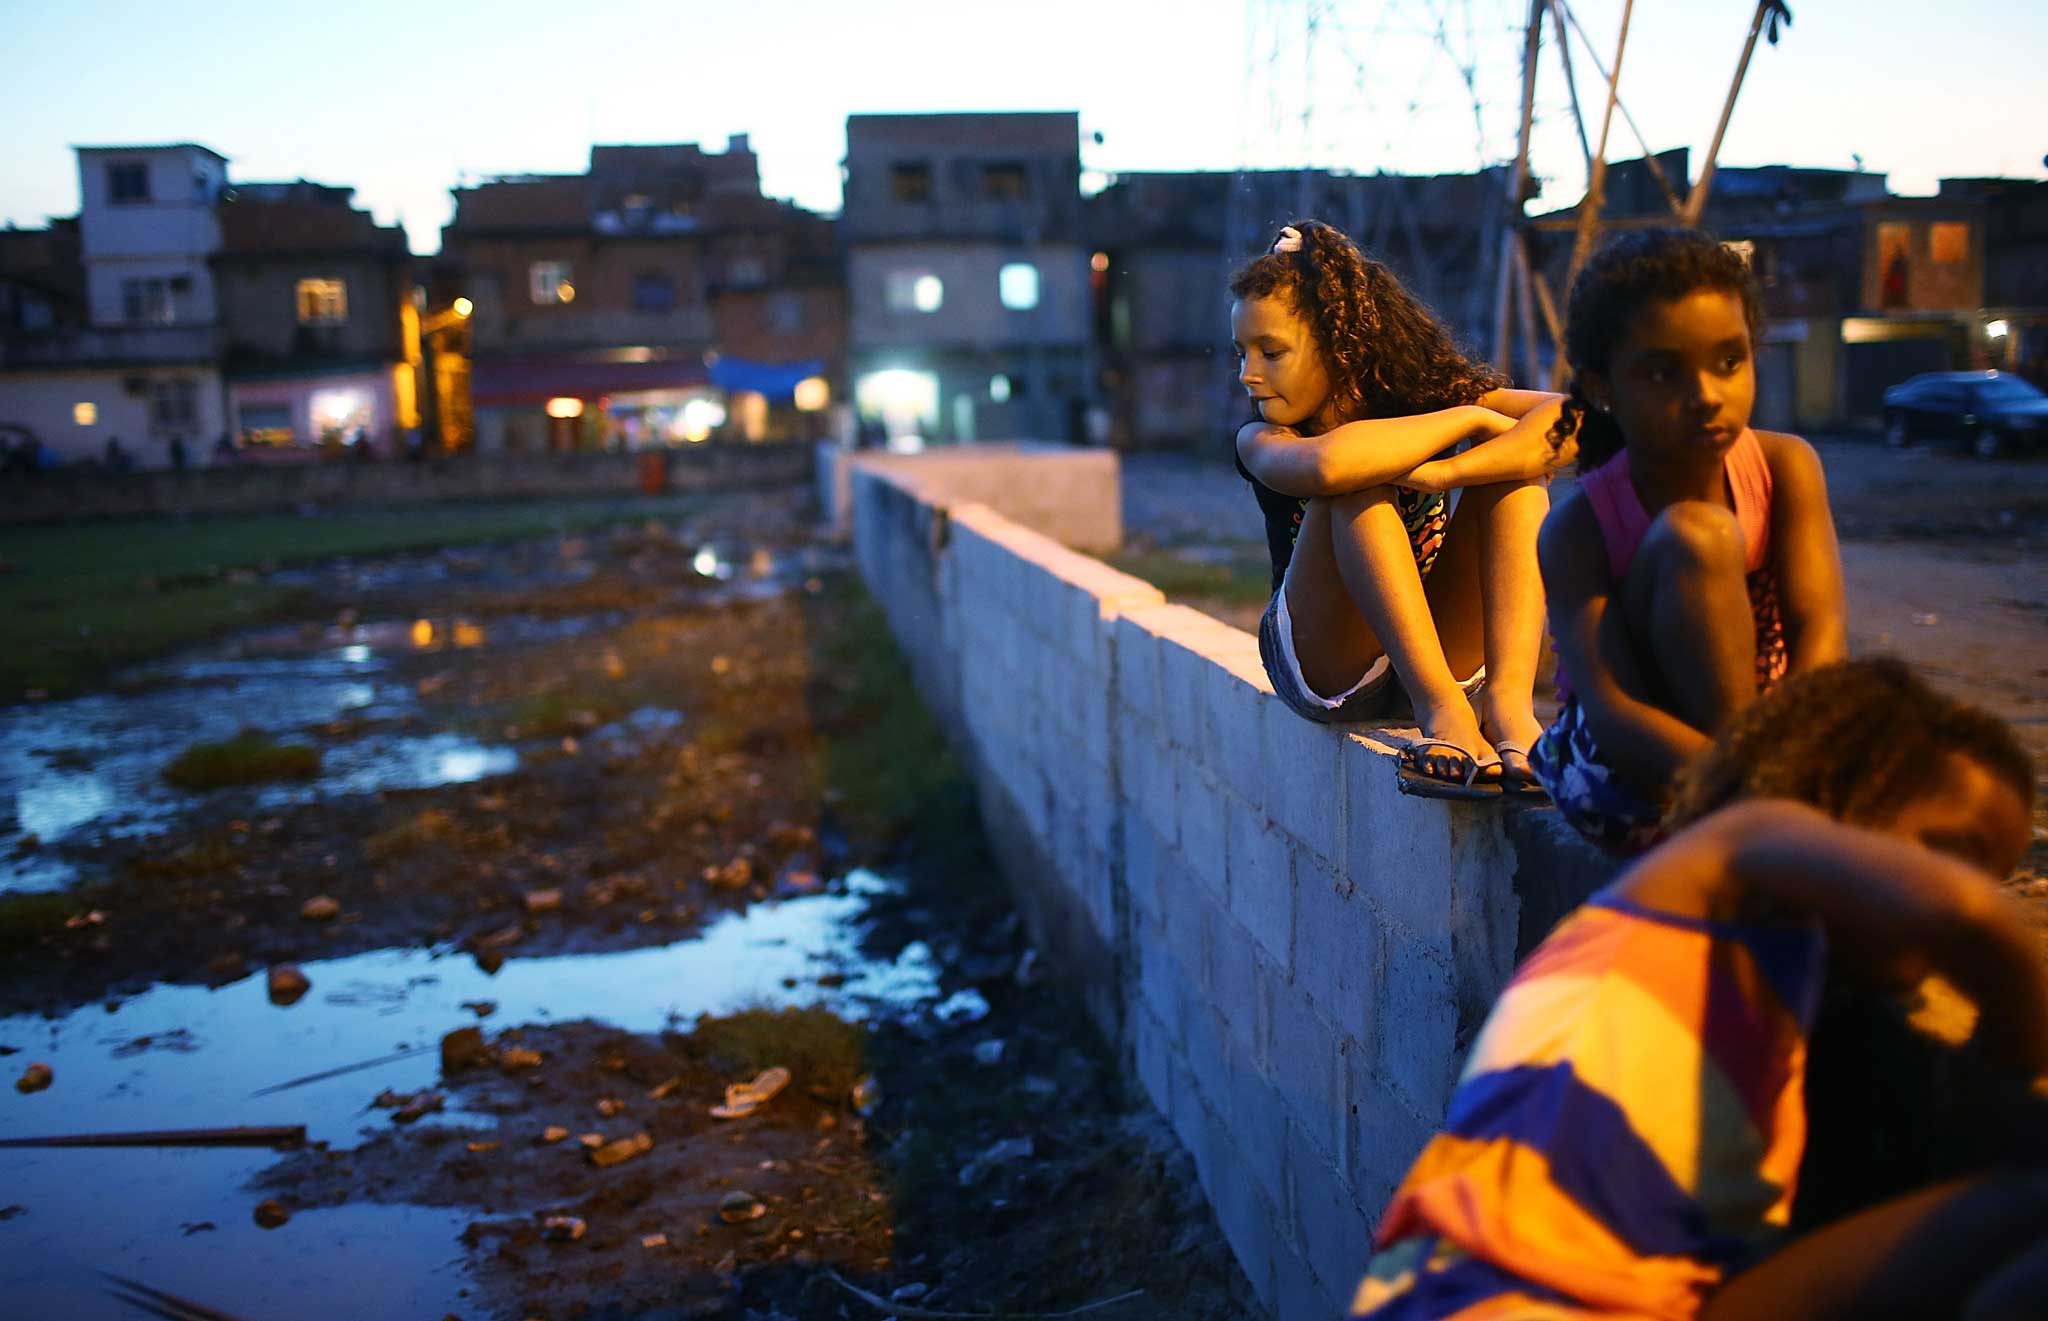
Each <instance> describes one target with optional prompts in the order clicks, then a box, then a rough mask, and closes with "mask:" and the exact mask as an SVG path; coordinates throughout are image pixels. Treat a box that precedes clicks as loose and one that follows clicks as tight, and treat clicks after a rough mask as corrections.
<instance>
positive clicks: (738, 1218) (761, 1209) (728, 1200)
mask: <svg viewBox="0 0 2048 1321" xmlns="http://www.w3.org/2000/svg"><path fill="white" fill-rule="evenodd" d="M767 1214H768V1207H767V1206H766V1205H765V1204H764V1203H763V1202H762V1201H761V1199H760V1198H758V1197H756V1196H754V1195H753V1194H752V1193H750V1192H747V1191H746V1190H745V1189H741V1188H735V1189H733V1191H731V1192H729V1193H727V1194H726V1195H725V1196H724V1197H723V1198H722V1199H720V1201H719V1203H718V1218H719V1219H720V1220H723V1221H724V1222H725V1223H726V1224H728V1225H743V1224H745V1223H746V1222H747V1221H749V1220H759V1219H760V1218H761V1217H762V1216H764V1215H767Z"/></svg>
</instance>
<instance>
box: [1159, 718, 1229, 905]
mask: <svg viewBox="0 0 2048 1321" xmlns="http://www.w3.org/2000/svg"><path fill="white" fill-rule="evenodd" d="M1172 755H1173V757H1174V761H1175V766H1174V777H1173V780H1174V788H1173V797H1174V807H1175V816H1176V819H1177V820H1178V821H1179V823H1180V851H1181V854H1182V856H1183V857H1185V858H1186V859H1187V860H1188V866H1189V867H1190V868H1191V869H1192V870H1193V871H1194V874H1195V878H1196V879H1197V880H1199V881H1200V882H1201V883H1202V884H1203V885H1204V886H1205V887H1207V889H1208V891H1209V893H1210V895H1211V896H1212V897H1213V898H1214V899H1215V901H1216V903H1217V904H1219V905H1221V904H1223V903H1225V902H1227V900H1228V897H1229V868H1228V864H1227V862H1226V859H1225V855H1224V829H1225V827H1224V816H1225V812H1226V810H1227V809H1226V803H1225V799H1226V794H1225V793H1224V791H1223V787H1222V786H1221V785H1220V784H1218V783H1217V781H1216V780H1215V779H1214V778H1213V777H1211V776H1210V775H1209V773H1208V772H1207V771H1204V770H1203V769H1202V768H1201V767H1199V766H1197V765H1195V764H1194V760H1193V756H1192V754H1191V753H1189V752H1188V751H1187V750H1186V749H1179V750H1177V751H1175V752H1174V753H1173V754H1172Z"/></svg>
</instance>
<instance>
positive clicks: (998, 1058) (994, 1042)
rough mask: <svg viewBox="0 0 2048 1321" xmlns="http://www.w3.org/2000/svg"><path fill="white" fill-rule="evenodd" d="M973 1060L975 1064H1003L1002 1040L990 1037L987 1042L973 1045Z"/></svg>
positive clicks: (978, 1042)
mask: <svg viewBox="0 0 2048 1321" xmlns="http://www.w3.org/2000/svg"><path fill="white" fill-rule="evenodd" d="M974 1060H975V1063H977V1064H1001V1063H1002V1062H1003V1039H1002V1038H1001V1037H990V1038H989V1039H988V1040H987V1041H977V1042H975V1043H974Z"/></svg>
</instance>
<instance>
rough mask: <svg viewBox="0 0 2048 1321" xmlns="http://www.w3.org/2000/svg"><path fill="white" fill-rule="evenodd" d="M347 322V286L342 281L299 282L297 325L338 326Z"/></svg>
mask: <svg viewBox="0 0 2048 1321" xmlns="http://www.w3.org/2000/svg"><path fill="white" fill-rule="evenodd" d="M346 320H348V284H347V283H346V282H345V281H342V280H301V281H299V324H300V325H302V326H338V325H340V324H341V323H342V322H344V321H346Z"/></svg>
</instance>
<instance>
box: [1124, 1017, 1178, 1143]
mask: <svg viewBox="0 0 2048 1321" xmlns="http://www.w3.org/2000/svg"><path fill="white" fill-rule="evenodd" d="M1126 1021H1127V1022H1128V1023H1129V1024H1130V1027H1129V1031H1130V1034H1131V1054H1132V1056H1133V1060H1134V1063H1135V1064H1136V1066H1137V1072H1138V1083H1139V1085H1140V1086H1141V1087H1143V1088H1144V1089H1145V1095H1146V1096H1147V1097H1148V1098H1149V1099H1150V1100H1151V1102H1152V1107H1153V1108H1154V1109H1155V1110H1157V1111H1159V1113H1160V1114H1162V1115H1163V1114H1165V1113H1166V1111H1167V1107H1168V1106H1169V1104H1171V1100H1172V1094H1171V1093H1170V1092H1169V1090H1168V1089H1169V1087H1171V1085H1172V1082H1173V1074H1172V1069H1171V1067H1170V1066H1169V1064H1168V1062H1167V1061H1168V1059H1169V1057H1170V1056H1171V1055H1172V1053H1173V1043H1172V1041H1171V1040H1170V1039H1169V1037H1168V1036H1167V1032H1166V1028H1165V1026H1164V1025H1162V1024H1161V1023H1160V1021H1159V1018H1158V1016H1157V1015H1156V1014H1154V1013H1153V1012H1152V1010H1151V1007H1150V1006H1149V1005H1147V1004H1145V1003H1144V1002H1143V1001H1140V1002H1138V1003H1136V1004H1134V1005H1132V1006H1131V1012H1130V1017H1129V1018H1128V1019H1127V1020H1126Z"/></svg>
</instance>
